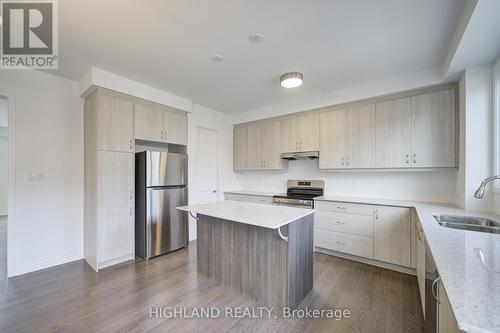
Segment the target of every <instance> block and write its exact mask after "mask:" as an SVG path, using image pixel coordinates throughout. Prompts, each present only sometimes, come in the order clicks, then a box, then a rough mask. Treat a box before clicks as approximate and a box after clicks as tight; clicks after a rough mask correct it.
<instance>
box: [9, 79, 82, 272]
mask: <svg viewBox="0 0 500 333" xmlns="http://www.w3.org/2000/svg"><path fill="white" fill-rule="evenodd" d="M0 95H7V96H8V97H9V99H10V100H9V106H11V105H13V108H10V110H9V111H13V115H14V117H12V114H10V117H9V128H12V127H13V128H14V130H15V135H14V137H12V136H10V137H9V139H10V140H13V142H14V143H13V144H14V150H15V159H14V161H13V163H14V165H15V169H14V170H15V175H14V179H13V182H12V184H13V186H14V196H13V198H12V199H13V200H14V205H12V206H10V207H9V208H10V210H9V228H8V230H9V231H8V232H9V235H8V237H9V239H8V241H9V244H8V246H9V249H8V251H9V252H8V257H9V274H10V275H17V274H22V273H25V272H29V271H33V270H37V269H41V268H45V267H49V266H52V265H55V264H59V263H63V262H66V261H71V260H75V259H79V258H81V257H82V252H83V104H82V100H81V99H80V98H79V96H78V84H77V82H74V81H70V80H67V79H63V78H60V77H57V76H53V75H50V74H46V73H42V72H39V71H31V70H25V71H21V70H20V71H14V70H12V71H2V74H1V75H0ZM32 172H35V173H38V176H35V177H31V176H30V174H31V173H32ZM12 207H14V209H12Z"/></svg>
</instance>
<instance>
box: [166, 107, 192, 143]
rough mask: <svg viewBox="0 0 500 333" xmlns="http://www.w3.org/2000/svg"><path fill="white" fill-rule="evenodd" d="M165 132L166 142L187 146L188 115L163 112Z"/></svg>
mask: <svg viewBox="0 0 500 333" xmlns="http://www.w3.org/2000/svg"><path fill="white" fill-rule="evenodd" d="M163 131H164V136H165V137H166V140H165V141H166V142H168V143H174V144H177V145H186V144H187V115H186V114H185V113H178V112H173V111H164V112H163Z"/></svg>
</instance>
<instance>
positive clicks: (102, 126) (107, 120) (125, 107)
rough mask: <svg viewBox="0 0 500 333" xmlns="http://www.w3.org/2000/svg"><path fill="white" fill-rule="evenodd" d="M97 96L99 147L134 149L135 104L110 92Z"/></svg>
mask: <svg viewBox="0 0 500 333" xmlns="http://www.w3.org/2000/svg"><path fill="white" fill-rule="evenodd" d="M96 98H97V110H96V111H97V149H98V150H109V151H121V152H133V151H134V126H133V121H134V120H133V117H134V106H133V104H132V103H131V102H129V101H125V100H122V99H119V98H116V97H114V96H111V95H108V94H104V93H102V94H98V95H97V96H96Z"/></svg>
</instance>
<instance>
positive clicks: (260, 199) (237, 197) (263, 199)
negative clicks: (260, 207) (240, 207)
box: [224, 193, 273, 205]
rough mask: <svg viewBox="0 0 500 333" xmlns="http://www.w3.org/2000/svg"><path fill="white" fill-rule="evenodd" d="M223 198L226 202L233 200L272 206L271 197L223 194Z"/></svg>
mask: <svg viewBox="0 0 500 333" xmlns="http://www.w3.org/2000/svg"><path fill="white" fill-rule="evenodd" d="M224 198H225V199H226V200H233V201H245V202H255V203H262V204H268V205H272V204H273V197H271V196H265V195H250V194H239V193H224Z"/></svg>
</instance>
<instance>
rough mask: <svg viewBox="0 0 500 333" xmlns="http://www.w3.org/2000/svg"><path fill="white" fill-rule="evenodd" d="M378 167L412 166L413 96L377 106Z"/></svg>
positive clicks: (376, 152)
mask: <svg viewBox="0 0 500 333" xmlns="http://www.w3.org/2000/svg"><path fill="white" fill-rule="evenodd" d="M375 108H376V143H375V144H376V149H375V156H376V163H375V165H376V167H377V168H406V167H409V166H411V164H410V158H411V132H412V130H411V97H405V98H400V99H396V100H392V101H387V102H383V103H377V104H376V106H375Z"/></svg>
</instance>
